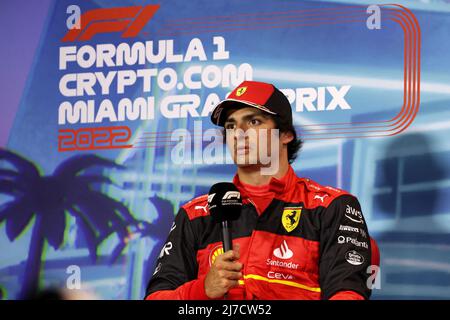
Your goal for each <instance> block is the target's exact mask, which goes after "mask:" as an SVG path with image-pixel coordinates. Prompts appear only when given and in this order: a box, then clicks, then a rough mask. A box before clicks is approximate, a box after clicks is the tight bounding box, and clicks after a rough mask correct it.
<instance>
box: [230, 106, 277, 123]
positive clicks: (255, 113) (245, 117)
mask: <svg viewBox="0 0 450 320" xmlns="http://www.w3.org/2000/svg"><path fill="white" fill-rule="evenodd" d="M255 116H262V117H263V118H266V119H267V118H269V115H268V114H266V113H264V112H262V111H261V110H258V109H256V110H255V111H254V112H252V113H249V114H246V115H245V116H243V117H242V120H243V121H248V120H250V119H251V118H253V117H255ZM235 122H236V119H234V118H233V116H232V115H231V116H230V117H228V118H227V119H226V120H225V124H226V123H235Z"/></svg>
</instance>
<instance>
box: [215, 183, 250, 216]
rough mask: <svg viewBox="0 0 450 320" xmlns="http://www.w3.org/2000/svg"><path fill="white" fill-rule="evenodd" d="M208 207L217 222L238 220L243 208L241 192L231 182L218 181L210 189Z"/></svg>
mask: <svg viewBox="0 0 450 320" xmlns="http://www.w3.org/2000/svg"><path fill="white" fill-rule="evenodd" d="M208 208H209V212H210V214H211V217H212V218H213V220H214V221H216V222H217V223H219V222H223V221H232V220H237V219H238V218H239V216H240V215H241V209H242V199H241V193H240V192H239V190H238V188H236V186H235V185H234V184H232V183H231V182H219V183H216V184H215V185H213V186H212V187H211V189H210V190H209V194H208Z"/></svg>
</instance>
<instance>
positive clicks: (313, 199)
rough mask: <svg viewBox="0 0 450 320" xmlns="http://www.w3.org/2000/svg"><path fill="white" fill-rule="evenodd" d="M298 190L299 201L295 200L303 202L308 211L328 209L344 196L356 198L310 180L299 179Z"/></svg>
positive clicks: (343, 191)
mask: <svg viewBox="0 0 450 320" xmlns="http://www.w3.org/2000/svg"><path fill="white" fill-rule="evenodd" d="M297 188H298V190H297V192H296V195H295V198H297V199H293V200H296V201H302V202H303V203H304V207H305V208H308V209H313V208H317V207H325V208H327V207H328V206H329V205H330V204H331V203H332V202H333V200H335V199H336V198H338V197H341V196H344V195H347V196H351V197H354V198H356V197H355V196H354V195H352V194H350V193H349V192H347V191H345V190H343V189H339V188H334V187H331V186H326V185H321V184H319V183H317V182H315V181H314V180H311V179H309V178H298V179H297ZM291 201H292V200H291Z"/></svg>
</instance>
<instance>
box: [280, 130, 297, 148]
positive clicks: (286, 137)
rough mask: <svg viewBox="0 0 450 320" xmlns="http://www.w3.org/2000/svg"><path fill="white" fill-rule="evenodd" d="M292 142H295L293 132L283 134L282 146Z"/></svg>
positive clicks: (281, 136)
mask: <svg viewBox="0 0 450 320" xmlns="http://www.w3.org/2000/svg"><path fill="white" fill-rule="evenodd" d="M292 140H294V134H293V133H292V132H291V131H287V132H282V133H281V134H280V142H281V144H286V145H287V144H288V143H289V142H291V141H292Z"/></svg>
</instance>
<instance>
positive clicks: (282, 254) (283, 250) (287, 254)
mask: <svg viewBox="0 0 450 320" xmlns="http://www.w3.org/2000/svg"><path fill="white" fill-rule="evenodd" d="M273 255H274V256H275V257H277V258H279V259H290V258H292V256H293V255H294V253H293V252H292V250H291V249H289V247H288V245H287V242H286V240H284V241H283V243H282V244H281V245H280V247H279V248H276V249H275V250H273Z"/></svg>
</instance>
